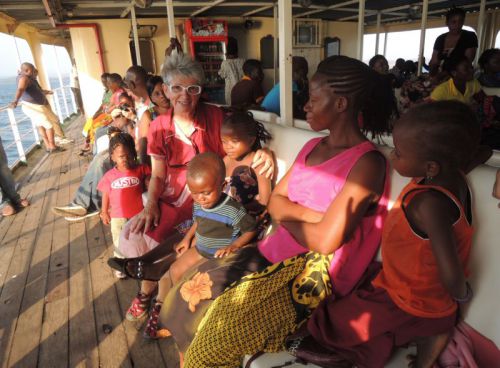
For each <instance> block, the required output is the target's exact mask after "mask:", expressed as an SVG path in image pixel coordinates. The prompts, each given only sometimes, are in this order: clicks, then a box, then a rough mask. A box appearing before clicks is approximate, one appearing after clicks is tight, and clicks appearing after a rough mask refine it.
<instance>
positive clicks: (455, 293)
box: [407, 192, 468, 300]
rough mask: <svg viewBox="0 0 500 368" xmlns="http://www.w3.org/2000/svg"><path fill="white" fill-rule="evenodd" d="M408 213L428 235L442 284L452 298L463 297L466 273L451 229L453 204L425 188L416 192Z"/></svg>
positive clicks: (465, 287)
mask: <svg viewBox="0 0 500 368" xmlns="http://www.w3.org/2000/svg"><path fill="white" fill-rule="evenodd" d="M407 213H408V217H409V219H410V220H413V223H414V225H416V226H417V227H418V228H419V229H420V230H421V231H423V232H425V233H426V234H427V235H428V236H429V240H430V242H431V247H432V251H433V253H434V257H435V259H436V264H437V267H438V272H439V276H440V279H441V282H442V283H443V286H444V287H445V288H446V290H447V291H448V292H449V293H450V295H451V296H452V298H454V299H456V300H460V299H464V298H466V296H467V295H468V290H467V285H466V280H465V275H464V272H463V268H462V265H461V263H460V259H459V257H458V252H457V247H456V241H455V237H454V234H453V231H452V227H453V223H454V222H455V220H456V216H453V214H454V213H455V214H456V213H457V208H456V206H455V204H453V203H452V202H451V200H450V199H448V198H446V197H445V196H444V195H443V194H441V193H436V192H426V193H422V194H419V195H417V196H415V198H414V199H413V200H412V202H411V203H410V205H409V206H408V211H407ZM421 261H423V260H421Z"/></svg>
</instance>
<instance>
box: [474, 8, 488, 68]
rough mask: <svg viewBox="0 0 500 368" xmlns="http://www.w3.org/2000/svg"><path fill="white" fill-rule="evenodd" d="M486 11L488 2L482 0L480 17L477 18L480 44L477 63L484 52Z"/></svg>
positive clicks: (476, 58)
mask: <svg viewBox="0 0 500 368" xmlns="http://www.w3.org/2000/svg"><path fill="white" fill-rule="evenodd" d="M485 9H486V0H481V4H480V5H479V17H478V18H477V40H478V42H479V45H478V48H477V52H476V57H475V63H477V60H478V59H479V55H481V53H482V52H483V51H484V15H485Z"/></svg>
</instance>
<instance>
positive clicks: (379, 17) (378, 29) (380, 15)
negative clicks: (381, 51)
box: [375, 11, 382, 55]
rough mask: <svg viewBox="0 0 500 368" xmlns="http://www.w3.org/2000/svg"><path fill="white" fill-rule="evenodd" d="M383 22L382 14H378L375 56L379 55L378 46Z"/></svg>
mask: <svg viewBox="0 0 500 368" xmlns="http://www.w3.org/2000/svg"><path fill="white" fill-rule="evenodd" d="M381 20H382V13H381V12H380V11H378V12H377V35H376V36H375V55H378V46H379V38H380V21H381Z"/></svg>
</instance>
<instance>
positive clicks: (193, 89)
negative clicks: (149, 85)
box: [168, 84, 201, 95]
mask: <svg viewBox="0 0 500 368" xmlns="http://www.w3.org/2000/svg"><path fill="white" fill-rule="evenodd" d="M168 89H169V90H170V92H171V93H175V94H179V93H182V92H184V91H186V92H187V93H188V94H190V95H199V94H200V93H201V86H198V85H196V84H192V85H190V86H187V87H184V86H181V85H180V84H174V85H171V84H169V85H168Z"/></svg>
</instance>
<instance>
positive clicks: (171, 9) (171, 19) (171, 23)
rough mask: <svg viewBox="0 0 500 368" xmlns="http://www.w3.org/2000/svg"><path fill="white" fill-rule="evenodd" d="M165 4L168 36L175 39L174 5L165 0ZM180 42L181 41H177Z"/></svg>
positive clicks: (170, 0)
mask: <svg viewBox="0 0 500 368" xmlns="http://www.w3.org/2000/svg"><path fill="white" fill-rule="evenodd" d="M166 2H167V20H168V34H169V35H170V38H175V37H176V33H175V20H174V19H175V18H174V5H173V3H172V0H166ZM179 42H181V40H179Z"/></svg>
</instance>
